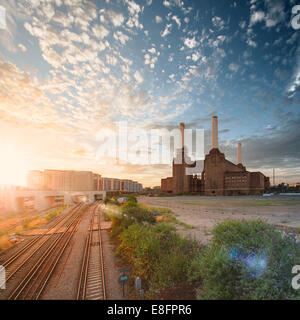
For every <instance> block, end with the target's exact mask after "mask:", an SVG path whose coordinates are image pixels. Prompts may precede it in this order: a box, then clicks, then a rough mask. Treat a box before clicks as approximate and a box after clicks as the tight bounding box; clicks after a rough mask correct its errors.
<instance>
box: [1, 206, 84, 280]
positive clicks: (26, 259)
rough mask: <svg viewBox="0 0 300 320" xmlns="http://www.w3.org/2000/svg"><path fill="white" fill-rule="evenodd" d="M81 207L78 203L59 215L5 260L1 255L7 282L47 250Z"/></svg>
mask: <svg viewBox="0 0 300 320" xmlns="http://www.w3.org/2000/svg"><path fill="white" fill-rule="evenodd" d="M81 207H82V205H77V206H75V207H74V208H73V209H72V210H71V211H70V212H69V213H68V214H67V215H65V216H61V217H59V218H58V219H57V220H56V221H55V223H54V225H52V226H51V227H50V228H49V229H47V230H45V231H44V232H43V233H42V234H40V235H38V236H36V237H34V238H33V239H31V240H30V241H29V242H28V243H26V244H25V245H24V246H22V247H21V248H20V249H19V250H18V251H16V252H15V253H14V254H12V255H11V256H8V257H6V259H5V260H2V259H3V257H0V264H1V265H2V266H3V267H5V271H6V283H8V281H9V280H10V279H11V278H13V276H15V275H18V272H21V271H23V269H21V268H22V267H23V268H26V264H30V263H33V262H34V260H35V259H36V257H37V256H38V254H40V253H41V251H44V250H46V249H47V246H49V245H50V243H51V242H53V241H55V240H56V239H57V238H58V236H59V235H58V234H57V233H58V232H59V230H60V229H61V228H63V226H64V225H65V224H67V223H68V221H70V219H72V217H73V215H74V214H76V212H77V211H78V210H80V208H81Z"/></svg>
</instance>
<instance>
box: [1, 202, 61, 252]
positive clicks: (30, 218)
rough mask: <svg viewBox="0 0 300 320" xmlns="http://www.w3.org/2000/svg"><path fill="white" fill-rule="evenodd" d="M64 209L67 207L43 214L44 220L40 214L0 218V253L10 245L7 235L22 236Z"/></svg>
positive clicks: (22, 214) (23, 214)
mask: <svg viewBox="0 0 300 320" xmlns="http://www.w3.org/2000/svg"><path fill="white" fill-rule="evenodd" d="M66 208H67V206H61V207H58V208H55V209H52V210H50V211H48V212H47V213H46V214H45V217H44V218H43V217H41V215H40V213H21V214H19V215H9V216H7V217H2V218H1V220H0V230H1V232H0V251H1V250H5V249H7V248H8V247H10V246H11V245H12V242H11V241H10V237H9V234H16V235H22V234H23V233H24V232H25V231H28V230H32V229H35V228H37V227H39V226H42V225H45V224H46V223H48V222H49V220H51V219H53V218H54V217H56V216H58V215H59V214H60V213H61V212H63V211H64V210H65V209H66Z"/></svg>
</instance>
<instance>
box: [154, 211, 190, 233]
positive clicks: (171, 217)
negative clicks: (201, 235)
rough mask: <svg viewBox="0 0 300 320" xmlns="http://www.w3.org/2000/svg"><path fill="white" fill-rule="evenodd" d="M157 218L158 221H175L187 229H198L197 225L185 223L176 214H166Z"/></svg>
mask: <svg viewBox="0 0 300 320" xmlns="http://www.w3.org/2000/svg"><path fill="white" fill-rule="evenodd" d="M156 220H157V221H165V222H170V223H173V224H177V225H179V226H182V227H184V229H185V230H189V229H196V227H194V226H191V225H189V224H187V223H185V222H183V221H180V220H178V219H177V218H176V217H175V216H174V214H170V213H167V214H164V215H162V216H161V217H157V218H156Z"/></svg>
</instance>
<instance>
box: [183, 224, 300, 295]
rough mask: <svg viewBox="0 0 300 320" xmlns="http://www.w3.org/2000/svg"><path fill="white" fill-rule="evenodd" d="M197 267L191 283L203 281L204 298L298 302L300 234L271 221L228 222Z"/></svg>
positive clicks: (194, 265) (192, 268)
mask: <svg viewBox="0 0 300 320" xmlns="http://www.w3.org/2000/svg"><path fill="white" fill-rule="evenodd" d="M212 234H213V239H212V242H211V243H210V245H209V246H208V247H207V248H206V249H205V250H203V252H202V254H201V255H198V256H197V257H196V258H195V259H194V260H193V261H192V263H191V265H190V268H189V271H188V274H189V279H190V280H199V279H202V280H203V286H202V288H201V291H200V293H199V298H200V299H255V300H261V299H268V300H269V299H275V300H277V299H297V298H300V295H299V292H298V291H296V290H294V289H293V288H292V287H291V279H292V274H291V270H292V267H293V266H294V265H297V264H300V261H299V259H300V256H299V254H300V251H299V245H298V244H297V243H296V238H295V235H293V234H289V233H287V232H284V233H283V232H280V231H278V230H276V229H275V227H274V226H271V225H269V224H267V223H266V222H263V221H260V220H257V221H234V220H228V221H224V222H222V223H220V224H218V225H217V226H216V227H215V228H214V229H213V232H212Z"/></svg>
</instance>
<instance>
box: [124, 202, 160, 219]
mask: <svg viewBox="0 0 300 320" xmlns="http://www.w3.org/2000/svg"><path fill="white" fill-rule="evenodd" d="M121 212H122V215H123V217H124V218H125V219H128V220H130V221H132V223H136V222H137V223H155V217H154V216H153V214H152V213H151V212H150V211H149V210H148V209H146V208H143V207H141V206H140V205H138V204H137V203H126V204H125V205H124V206H123V207H122V210H121Z"/></svg>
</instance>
